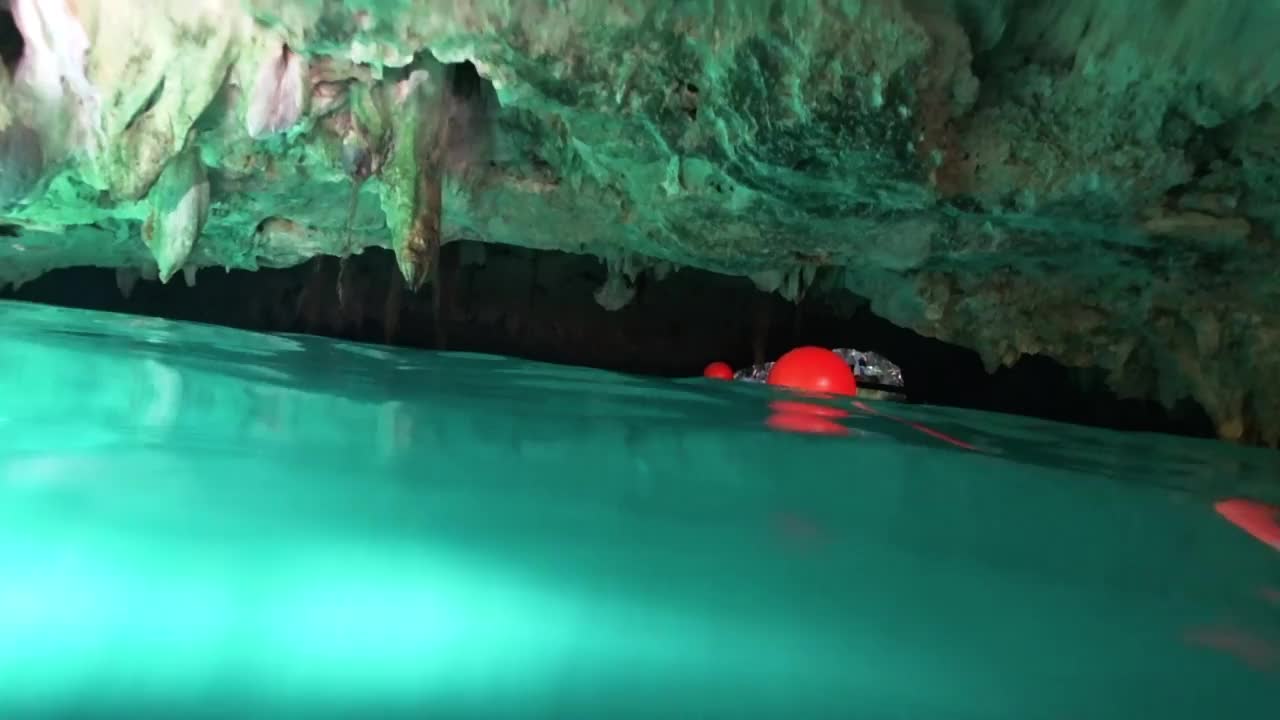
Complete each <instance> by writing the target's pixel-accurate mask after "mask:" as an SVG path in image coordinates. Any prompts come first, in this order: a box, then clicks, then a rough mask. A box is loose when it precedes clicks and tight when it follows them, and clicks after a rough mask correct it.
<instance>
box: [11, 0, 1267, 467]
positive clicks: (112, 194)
mask: <svg viewBox="0 0 1280 720" xmlns="http://www.w3.org/2000/svg"><path fill="white" fill-rule="evenodd" d="M351 5H352V4H349V3H336V2H330V3H318V2H313V1H312V0H247V1H246V2H244V3H238V2H237V3H204V2H201V3H190V2H180V1H179V0H160V1H159V2H157V3H152V5H148V9H147V10H146V11H142V10H137V11H122V10H121V9H120V7H119V6H118V4H117V3H111V2H109V1H108V0H78V1H77V2H75V3H69V2H66V0H51V1H50V2H42V3H35V2H27V1H15V2H14V3H12V4H11V7H12V10H11V12H13V13H14V15H15V19H20V20H21V22H19V23H15V26H16V27H18V28H19V29H20V31H21V33H22V40H23V41H24V43H25V48H26V51H25V52H24V53H23V54H22V55H21V56H20V57H21V59H20V61H18V62H16V63H14V64H13V66H12V67H6V70H5V72H4V73H0V107H3V108H4V110H3V112H0V153H3V156H2V159H3V160H4V163H3V167H2V168H0V224H3V225H6V226H11V227H17V228H20V229H22V232H23V234H24V235H23V239H22V243H21V246H22V247H23V250H22V251H18V250H14V249H13V248H12V245H13V244H10V243H0V283H2V282H6V281H10V282H17V281H24V280H29V279H30V278H32V277H35V276H37V275H39V274H40V273H41V272H44V271H46V270H49V269H51V268H55V267H64V266H70V265H86V264H91V265H103V266H109V267H121V268H147V267H150V266H154V265H156V264H158V265H159V275H160V277H161V278H163V279H168V278H169V277H170V276H172V275H173V274H174V273H176V272H177V271H178V270H180V269H183V268H184V267H190V268H196V267H204V266H222V267H225V268H257V267H275V266H285V265H291V264H297V263H301V262H304V261H305V260H307V259H308V258H310V257H314V256H315V255H319V254H330V255H337V256H346V255H349V254H351V253H353V252H358V251H359V250H360V249H362V248H364V247H370V246H379V247H385V248H390V249H392V250H394V251H395V253H396V257H397V260H398V263H399V265H400V269H401V272H402V274H403V276H404V278H405V279H406V280H407V281H408V285H409V287H410V288H416V287H417V286H418V285H420V284H423V283H425V282H431V275H432V264H433V257H434V256H435V255H438V247H439V245H440V244H441V243H447V242H450V241H452V240H456V239H461V238H469V239H479V240H485V241H489V242H496V243H507V244H513V245H522V246H526V247H531V248H542V249H559V250H565V251H570V252H576V253H587V254H592V255H596V256H598V257H600V258H602V259H604V260H605V261H606V262H609V263H617V262H618V258H627V260H626V263H627V269H626V271H625V272H616V273H614V277H613V279H612V280H611V284H610V285H609V286H607V287H605V288H602V289H601V292H600V294H599V297H598V298H597V299H598V300H599V302H601V303H602V304H605V305H606V306H621V305H622V304H625V303H626V302H627V301H629V300H630V296H631V294H632V293H634V291H635V285H634V281H635V279H636V278H637V277H641V275H642V274H643V273H644V272H645V271H646V270H649V271H653V270H656V269H657V268H659V267H661V268H668V267H672V266H675V267H679V266H693V267H699V268H703V269H708V270H713V271H717V272H722V273H728V274H733V275H739V276H744V277H750V278H752V279H753V280H754V281H755V282H756V283H757V285H759V286H761V287H765V288H768V289H769V290H771V291H774V292H778V293H780V294H782V295H785V296H786V297H788V298H794V299H799V298H802V297H814V296H815V295H816V294H822V293H825V294H828V295H832V294H834V293H840V292H846V291H847V292H852V293H855V294H857V295H859V296H862V297H865V298H867V299H868V300H869V301H870V303H871V306H872V308H873V309H874V310H875V311H876V312H877V313H878V314H880V315H882V316H884V317H886V318H888V319H890V320H891V321H893V322H895V323H898V324H900V325H903V326H906V327H909V328H912V329H914V330H916V331H917V332H920V333H923V334H926V335H930V336H933V337H938V338H941V339H944V340H947V341H950V342H954V343H958V344H962V345H966V346H969V347H972V348H974V349H976V350H978V351H979V352H980V353H981V354H982V355H983V357H984V358H985V360H986V361H987V363H988V365H989V367H993V368H994V367H998V366H1000V365H1002V364H1010V363H1012V362H1014V361H1015V360H1016V359H1017V358H1018V357H1020V356H1022V355H1025V354H1041V355H1047V356H1050V357H1053V358H1055V359H1057V360H1059V361H1060V362H1063V363H1065V364H1068V365H1075V366H1094V367H1102V368H1105V369H1107V370H1109V371H1110V373H1111V378H1110V382H1111V384H1112V386H1113V387H1114V388H1116V389H1117V390H1119V391H1121V392H1122V393H1126V394H1132V395H1142V396H1149V397H1158V398H1161V399H1163V400H1165V401H1167V402H1170V403H1172V402H1174V401H1175V400H1177V399H1178V398H1181V397H1186V396H1190V397H1193V398H1195V399H1196V400H1197V401H1198V402H1200V403H1201V404H1202V405H1203V406H1204V407H1205V408H1206V409H1207V410H1208V412H1209V413H1210V414H1211V415H1212V417H1213V418H1214V419H1215V421H1216V422H1217V424H1218V427H1219V430H1220V433H1221V434H1222V435H1223V436H1224V437H1228V438H1232V439H1239V440H1246V441H1264V442H1270V443H1276V442H1280V314H1277V313H1276V312H1275V308H1276V307H1277V303H1278V302H1280V281H1278V280H1276V279H1275V277H1274V273H1273V268H1275V267H1276V266H1277V261H1280V246H1278V245H1277V231H1278V228H1280V189H1277V188H1280V185H1278V184H1277V178H1280V109H1277V107H1278V105H1280V91H1278V88H1280V54H1278V53H1275V52H1274V51H1273V50H1272V46H1273V42H1274V40H1273V34H1274V33H1272V32H1271V29H1272V28H1274V27H1275V26H1276V24H1277V23H1278V22H1280V9H1277V8H1276V7H1275V6H1274V5H1273V4H1269V3H1263V2H1260V1H1259V2H1236V3H1222V2H1215V1H1214V0H1193V1H1192V2H1185V3H1114V2H1104V1H1103V0H1085V1H1083V2H1082V1H1078V0H1046V1H1044V2H1037V3H1023V2H1015V1H1014V0H995V1H993V2H978V1H977V0H868V1H866V2H861V3H793V2H786V1H785V0H765V1H761V2H749V1H747V0H743V1H741V2H735V1H732V0H728V1H725V2H714V3H670V2H649V3H635V2H623V1H621V0H600V2H569V3H530V2H522V1H518V0H467V1H465V2H456V3H452V4H449V5H448V7H442V6H440V4H439V3H432V2H427V0H405V1H404V2H400V3H363V4H360V7H361V8H362V9H359V10H356V9H352V8H351ZM0 12H4V11H3V10H0ZM19 16H21V17H19ZM1151 28H1159V29H1160V31H1159V32H1152V31H1151ZM8 58H9V56H8V55H6V63H9V62H10V61H9V59H8ZM462 68H468V70H467V71H466V72H463V71H462V70H461V69H462ZM458 78H466V81H465V82H463V81H460V80H458ZM23 128H26V130H23ZM23 133H25V135H23ZM19 137H24V138H25V139H22V140H21V141H19V140H16V138H19ZM202 177H203V180H202V179H201V178H202ZM37 189H38V191H37ZM193 192H194V194H192V193H193ZM202 193H207V197H206V196H205V195H204V194H202ZM390 291H391V289H389V292H390ZM396 292H398V290H396Z"/></svg>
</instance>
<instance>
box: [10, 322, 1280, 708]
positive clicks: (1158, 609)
mask: <svg viewBox="0 0 1280 720" xmlns="http://www.w3.org/2000/svg"><path fill="white" fill-rule="evenodd" d="M0 323H2V325H3V328H4V332H3V335H0V679H3V680H2V681H0V716H11V715H24V714H26V713H32V712H35V711H37V710H39V711H43V712H48V711H50V710H51V709H58V710H61V711H65V712H71V713H75V712H79V713H82V714H89V715H101V714H110V713H119V714H125V713H129V714H132V715H136V714H138V713H139V712H145V711H147V710H148V709H150V710H153V711H158V710H160V709H163V710H164V711H165V712H166V713H170V714H172V713H174V712H179V711H181V712H180V714H182V713H185V714H188V715H223V714H231V715H236V716H244V715H268V716H282V715H289V714H297V715H309V716H315V715H317V714H343V713H347V714H348V715H350V714H351V713H354V712H362V713H369V712H376V713H378V714H379V715H381V716H384V717H385V716H392V715H398V714H406V715H407V714H414V713H417V714H419V716H421V713H422V711H424V710H429V711H430V713H431V716H433V717H449V718H462V717H486V718H488V717H512V718H515V717H579V718H600V717H610V718H633V717H634V718H654V717H725V718H741V717H803V718H825V717H841V718H848V717H857V718H904V719H911V720H917V719H919V718H930V719H935V718H936V719H938V720H945V719H948V718H975V719H977V718H1009V719H1010V720H1035V719H1037V718H1045V719H1054V720H1057V719H1061V720H1068V719H1072V718H1092V719H1105V718H1117V719H1119V718H1124V719H1126V720H1129V719H1131V718H1135V717H1159V718H1164V719H1166V720H1168V719H1178V718H1204V717H1255V716H1256V717H1269V716H1271V715H1272V714H1274V713H1275V712H1280V553H1277V552H1276V551H1275V550H1274V549H1272V548H1270V547H1268V546H1266V545H1264V544H1263V543H1261V542H1259V541H1257V540H1255V539H1254V538H1252V537H1250V536H1249V535H1248V534H1247V533H1245V532H1243V531H1241V530H1240V529H1238V528H1237V527H1235V526H1233V525H1231V524H1230V523H1228V522H1226V521H1225V520H1224V519H1223V518H1222V517H1221V516H1219V515H1218V514H1217V513H1215V511H1214V508H1213V503H1214V502H1215V501H1217V500H1220V499H1222V498H1226V497H1251V498H1257V499H1260V500H1264V501H1271V502H1275V501H1277V500H1280V497H1277V490H1280V456H1278V455H1277V454H1276V453H1273V452H1269V451H1264V450H1256V449H1245V448H1238V447H1232V446H1228V445H1225V444H1221V443H1216V442H1208V441H1198V440H1190V439H1186V438H1178V437H1167V436H1157V435H1136V434H1119V433H1113V432H1105V431H1098V430H1091V429H1085V428H1079V427H1072V426H1065V425H1060V424H1054V423H1049V422H1043V421H1038V420H1031V419H1027V418H1017V417H1009V416H1000V415H992V414H983V413H975V412H969V411H960V410H954V409H944V408H933V407H921V406H905V405H898V404H893V403H874V402H867V403H866V404H865V406H864V409H856V408H853V407H851V406H849V405H848V404H845V405H841V406H840V407H841V408H842V412H844V413H845V415H844V416H843V417H830V416H828V415H822V416H811V417H814V418H816V419H817V420H818V421H820V422H819V424H818V425H816V427H818V428H825V429H826V430H828V431H830V430H832V427H831V426H832V425H834V426H835V430H836V431H837V432H836V433H834V434H832V433H831V432H828V433H827V434H821V435H815V434H808V433H795V432H780V431H778V430H776V429H771V428H776V427H797V424H796V423H794V422H793V423H779V422H777V419H778V417H777V416H778V415H779V412H778V410H777V407H778V406H776V405H775V404H774V403H776V401H778V400H793V398H785V397H783V396H779V395H777V394H775V393H771V392H770V391H769V390H768V389H767V388H762V387H756V386H748V385H743V384H730V383H720V382H709V381H703V380H700V379H699V380H690V381H681V382H670V381H662V380H652V379H640V378H634V377H627V376H622V375H617V374H613V373H608V372H602V371H596V370H587V369H582V368H565V367H555V366H548V365H541V364H536V363H529V362H523V361H519V360H514V359H509V358H499V357H492V356H480V355H468V354H460V353H425V352H416V351H408V350H398V349H388V348H381V347H372V346H364V345H357V344H351V343H343V342H335V341H331V340H325V339H318V338H309V337H293V336H278V335H263V334H254V333H246V332H241V331H235V330H229V329H224V328H217V327H210V326H204V325H196V324H183V323H173V322H168V321H164V320H157V319H150V318H138V317H130V316H121V315H112V314H103V313H93V312H86V311H78V310H68V309H59V308H52V307H41V306H35V305H21V304H12V303H0ZM792 410H793V411H792V412H789V413H783V414H784V415H787V416H788V417H791V418H792V419H793V420H794V419H795V414H796V413H795V412H794V408H793V409H792ZM800 414H801V415H803V412H802V413H800ZM799 426H804V423H800V424H799ZM926 429H927V430H928V431H925V430H926ZM948 438H950V441H949V440H948ZM965 446H970V447H972V449H966V447H965ZM5 708H7V709H8V711H5V710H4V709H5Z"/></svg>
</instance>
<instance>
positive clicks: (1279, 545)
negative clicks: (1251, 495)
mask: <svg viewBox="0 0 1280 720" xmlns="http://www.w3.org/2000/svg"><path fill="white" fill-rule="evenodd" d="M1213 508H1214V509H1215V510H1217V511H1218V514H1219V515H1221V516H1222V517H1224V518H1226V519H1227V520H1229V521H1231V524H1233V525H1235V526H1236V527H1238V528H1240V529H1241V530H1244V531H1245V532H1247V533H1249V534H1250V535H1252V536H1253V537H1254V538H1256V539H1257V540H1259V541H1261V542H1262V543H1263V544H1264V545H1270V546H1271V547H1273V548H1275V549H1276V550H1280V522H1277V521H1280V510H1278V509H1276V508H1273V507H1271V506H1270V505H1265V504H1263V503H1260V502H1256V501H1254V500H1240V499H1233V500H1223V501H1221V502H1219V503H1216V504H1215V505H1214V506H1213Z"/></svg>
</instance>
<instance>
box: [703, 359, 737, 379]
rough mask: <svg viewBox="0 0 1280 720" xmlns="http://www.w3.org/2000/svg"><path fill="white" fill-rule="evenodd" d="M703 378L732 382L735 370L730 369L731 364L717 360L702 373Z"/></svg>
mask: <svg viewBox="0 0 1280 720" xmlns="http://www.w3.org/2000/svg"><path fill="white" fill-rule="evenodd" d="M702 377H708V378H711V379H712V380H732V379H733V368H731V367H729V363H726V362H720V361H719V360H717V361H716V362H713V363H711V364H710V365H708V366H707V367H706V369H705V370H703V371H702Z"/></svg>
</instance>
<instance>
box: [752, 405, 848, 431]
mask: <svg viewBox="0 0 1280 720" xmlns="http://www.w3.org/2000/svg"><path fill="white" fill-rule="evenodd" d="M764 422H765V425H768V426H769V427H770V428H772V429H774V430H781V431H782V432H791V433H808V434H810V435H848V434H849V428H847V427H845V426H843V425H841V424H840V423H838V422H836V421H835V420H832V419H831V418H828V417H823V416H822V415H814V414H811V413H807V412H793V411H786V412H775V413H773V414H771V415H770V416H769V417H768V418H767V419H766V420H765V421H764Z"/></svg>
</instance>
